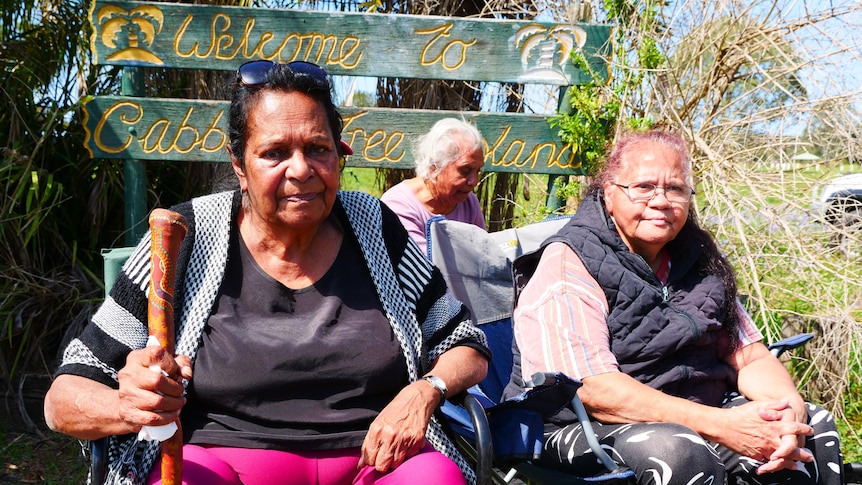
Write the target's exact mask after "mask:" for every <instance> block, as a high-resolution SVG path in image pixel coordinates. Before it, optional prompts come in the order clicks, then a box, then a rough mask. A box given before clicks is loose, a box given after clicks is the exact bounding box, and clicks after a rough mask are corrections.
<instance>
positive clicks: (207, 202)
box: [58, 192, 490, 485]
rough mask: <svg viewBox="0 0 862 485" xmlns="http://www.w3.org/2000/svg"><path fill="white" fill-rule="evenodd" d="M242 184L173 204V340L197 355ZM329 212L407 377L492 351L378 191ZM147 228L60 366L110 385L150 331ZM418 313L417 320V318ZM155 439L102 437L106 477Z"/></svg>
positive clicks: (352, 196)
mask: <svg viewBox="0 0 862 485" xmlns="http://www.w3.org/2000/svg"><path fill="white" fill-rule="evenodd" d="M240 203H241V197H240V195H239V193H238V192H223V193H219V194H213V195H208V196H204V197H200V198H196V199H194V200H192V201H190V202H187V203H185V204H181V205H179V206H177V207H175V208H174V210H176V211H177V212H180V213H181V214H183V215H184V216H186V218H187V220H188V222H189V232H188V235H187V236H186V239H185V240H184V242H183V245H182V248H181V250H180V255H179V258H178V263H177V266H178V272H177V280H178V281H182V282H183V285H182V286H181V287H179V288H177V294H176V295H175V300H174V301H175V309H176V310H175V317H176V320H177V322H176V328H177V338H176V342H177V343H176V350H177V353H178V354H185V355H188V356H190V357H191V358H192V359H194V358H195V354H196V352H197V349H198V346H199V344H200V339H201V335H202V332H203V329H204V325H205V324H206V321H207V318H208V317H209V314H210V311H211V309H212V308H213V305H214V304H215V301H216V298H217V295H218V290H219V287H220V286H221V283H222V278H223V276H224V272H225V266H226V263H227V255H228V244H229V239H230V231H231V230H232V227H234V224H233V222H232V221H234V220H235V218H236V214H237V212H238V210H239V207H240ZM333 214H335V215H336V217H339V218H340V219H341V221H342V226H343V227H345V228H346V231H347V232H348V234H346V237H350V235H349V232H350V230H351V229H352V231H353V235H354V236H355V237H356V239H357V240H358V241H359V246H360V247H361V249H362V253H363V255H364V258H365V261H366V263H367V264H368V268H369V270H370V272H371V277H372V279H373V281H374V284H375V286H376V288H377V293H378V295H380V301H381V302H382V304H383V310H384V312H385V313H386V316H387V318H388V319H389V323H390V325H391V326H392V329H393V332H394V333H395V335H396V337H397V338H398V341H399V342H400V344H401V350H402V352H403V353H404V356H405V357H406V361H407V368H408V374H409V377H410V380H411V382H412V381H415V380H417V379H419V378H420V377H421V376H422V375H423V374H424V373H425V372H427V370H428V369H429V366H430V364H431V363H433V362H434V361H435V359H436V358H437V357H438V356H440V354H442V353H443V352H445V351H446V350H448V349H450V348H452V347H454V346H458V345H467V346H470V347H473V348H476V349H477V350H479V351H480V352H482V353H483V354H484V355H486V356H488V357H490V354H489V352H488V350H487V348H486V340H485V336H484V333H482V331H481V330H479V329H478V328H476V327H475V326H474V325H473V323H472V321H471V320H470V318H469V313H468V312H467V310H466V307H464V306H463V305H462V304H461V303H460V302H459V301H457V300H455V299H454V298H453V297H452V296H451V294H450V293H448V292H447V291H446V287H445V282H444V280H443V278H442V276H441V274H440V272H439V270H437V268H436V267H434V266H433V265H432V264H431V263H429V262H428V261H427V259H426V258H425V257H424V256H423V255H422V252H421V251H420V250H419V248H418V247H416V245H415V244H413V243H411V242H409V241H410V239H409V237H408V236H407V233H406V231H404V229H403V227H401V226H400V224H399V223H398V218H397V216H395V214H394V213H392V212H391V211H390V210H389V209H388V208H386V207H385V206H384V205H383V204H382V203H381V202H380V201H379V200H378V199H376V198H374V197H372V196H370V195H368V194H364V193H360V192H339V194H338V202H337V203H336V206H335V207H334V209H333ZM149 239H150V238H149V234H147V235H146V236H145V237H144V239H143V240H142V241H141V242H140V243H139V244H138V246H137V248H136V249H135V251H134V252H133V254H132V256H131V257H130V258H129V259H128V261H127V262H126V263H125V264H124V266H123V269H122V272H121V274H120V275H119V276H118V278H117V281H116V283H115V284H114V287H113V288H112V290H111V293H110V296H109V297H108V298H107V299H106V300H105V302H104V304H103V305H102V306H101V307H100V308H99V310H98V311H97V312H96V314H95V315H94V316H93V319H92V322H91V324H90V325H88V326H87V328H86V329H85V330H84V332H82V334H81V335H80V336H79V337H78V338H77V339H75V340H73V341H72V342H71V343H70V344H69V345H68V347H67V348H66V349H65V351H64V354H63V362H62V364H61V366H60V369H59V370H58V374H64V373H68V374H77V375H83V376H85V377H89V378H91V379H94V380H97V381H99V382H102V383H104V384H106V385H109V386H111V387H114V388H116V387H117V386H118V384H117V371H118V370H119V367H120V366H122V365H123V363H124V362H125V356H126V355H127V354H128V353H129V352H130V351H131V350H132V349H138V348H143V347H144V345H145V344H146V340H147V328H146V323H145V322H146V315H147V291H148V286H149V277H150V271H149V251H150V240H149ZM420 322H421V323H420ZM426 438H427V439H428V442H429V443H430V444H431V445H432V446H433V447H434V448H435V449H437V450H438V451H440V452H442V453H444V454H445V455H446V456H448V457H450V458H452V459H453V460H454V461H455V462H456V463H458V465H459V466H460V467H461V470H462V471H463V472H464V475H465V477H466V478H467V480H468V482H470V483H474V482H475V474H474V472H473V470H472V469H470V467H469V465H468V464H467V463H466V461H465V460H464V458H463V457H462V456H461V455H460V453H459V452H458V451H457V449H456V447H455V445H454V444H453V443H452V442H451V441H450V439H449V438H448V437H447V436H446V434H445V433H444V432H443V429H442V428H441V425H440V423H439V422H438V421H437V419H436V418H434V419H433V420H432V422H431V423H430V425H429V427H428V430H427V433H426ZM158 450H159V448H158V444H157V443H151V442H139V441H137V436H136V435H125V436H112V437H110V438H109V444H108V462H109V465H108V476H107V481H106V483H112V484H126V485H132V484H141V483H144V482H145V481H146V478H147V475H148V473H149V472H150V470H151V469H152V467H153V465H154V463H155V461H156V459H157V458H158Z"/></svg>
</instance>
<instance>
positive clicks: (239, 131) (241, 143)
mask: <svg viewBox="0 0 862 485" xmlns="http://www.w3.org/2000/svg"><path fill="white" fill-rule="evenodd" d="M330 90H331V87H330V85H329V78H328V77H327V78H326V80H321V79H318V78H317V77H315V76H312V75H309V74H307V73H303V72H296V71H294V70H293V69H291V68H290V66H289V65H288V64H273V65H272V68H271V69H270V70H269V71H268V72H267V74H266V80H265V81H264V82H262V83H260V84H255V85H253V86H247V85H245V84H243V83H242V82H240V80H239V76H237V80H236V82H235V83H234V93H233V99H232V100H231V103H230V111H229V114H228V137H229V144H230V150H231V153H232V154H233V156H234V158H236V159H237V161H239V163H240V166H242V167H245V160H244V157H245V143H246V139H247V138H248V133H247V130H248V113H249V111H250V110H251V108H252V107H253V106H254V105H255V103H257V101H258V99H259V97H260V96H259V95H260V93H261V92H264V91H283V92H293V91H296V92H300V93H303V94H306V95H308V96H310V97H311V98H312V99H314V100H315V101H317V102H318V103H320V104H321V105H322V106H323V109H324V111H325V112H326V119H327V121H328V123H329V129H330V130H331V131H332V136H334V137H335V142H336V146H337V147H338V150H339V152H338V154H339V156H342V157H343V156H344V155H346V154H345V153H342V151H343V148H342V147H341V146H340V144H339V143H338V142H339V141H341V130H342V129H343V128H344V120H343V119H342V118H341V114H340V113H339V112H338V109H336V107H335V104H334V103H333V102H332V95H331V93H330Z"/></svg>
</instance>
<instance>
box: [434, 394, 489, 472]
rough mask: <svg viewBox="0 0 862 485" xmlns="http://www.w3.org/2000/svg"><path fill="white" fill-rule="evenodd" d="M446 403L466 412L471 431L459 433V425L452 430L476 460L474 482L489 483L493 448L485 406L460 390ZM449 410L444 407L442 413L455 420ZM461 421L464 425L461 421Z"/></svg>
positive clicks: (456, 419) (474, 397)
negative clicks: (459, 392)
mask: <svg viewBox="0 0 862 485" xmlns="http://www.w3.org/2000/svg"><path fill="white" fill-rule="evenodd" d="M447 405H454V406H457V407H460V408H461V409H462V410H464V411H466V412H467V415H468V416H469V418H470V422H471V424H472V430H470V431H471V432H470V433H468V434H462V433H463V432H462V433H459V432H458V431H459V428H460V427H459V426H453V431H455V432H456V433H457V434H458V438H459V440H460V441H461V442H462V444H464V445H465V446H466V447H467V448H468V449H469V453H470V454H471V455H472V458H473V459H474V460H475V461H476V468H475V472H476V484H477V485H490V484H491V483H492V481H491V480H492V474H493V468H492V467H493V460H494V449H493V445H492V443H491V426H490V424H489V423H488V415H487V414H485V408H484V407H483V406H482V404H481V402H480V401H479V399H477V398H476V396H474V395H473V394H471V393H469V392H462V393H461V394H458V395H456V396H452V397H451V398H450V399H449V400H448V403H447ZM450 411H451V409H448V410H447V409H444V414H445V415H446V416H447V417H448V418H450V419H454V421H455V422H457V421H458V418H457V417H456V416H453V415H450ZM461 413H463V411H462V412H461ZM461 423H462V425H464V423H463V421H461ZM450 424H452V422H450Z"/></svg>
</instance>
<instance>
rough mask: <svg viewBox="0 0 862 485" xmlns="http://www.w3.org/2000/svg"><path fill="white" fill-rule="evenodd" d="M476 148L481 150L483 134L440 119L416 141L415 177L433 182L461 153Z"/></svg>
mask: <svg viewBox="0 0 862 485" xmlns="http://www.w3.org/2000/svg"><path fill="white" fill-rule="evenodd" d="M477 149H479V150H481V149H482V135H481V134H479V130H477V129H476V127H475V126H473V125H471V124H470V123H467V122H466V121H462V120H459V119H457V118H443V119H442V120H439V121H438V122H436V123H434V126H432V127H431V130H430V131H428V133H426V134H424V135H422V136H420V137H419V138H418V139H417V140H416V144H415V145H414V147H413V159H414V160H415V163H416V176H417V177H419V178H421V179H423V180H431V181H433V180H435V179H436V178H437V174H439V173H440V171H441V170H443V169H444V168H445V167H446V166H447V165H449V164H450V163H452V162H454V161H455V160H456V159H457V158H458V157H459V156H460V155H461V154H462V153H464V152H465V151H474V150H477Z"/></svg>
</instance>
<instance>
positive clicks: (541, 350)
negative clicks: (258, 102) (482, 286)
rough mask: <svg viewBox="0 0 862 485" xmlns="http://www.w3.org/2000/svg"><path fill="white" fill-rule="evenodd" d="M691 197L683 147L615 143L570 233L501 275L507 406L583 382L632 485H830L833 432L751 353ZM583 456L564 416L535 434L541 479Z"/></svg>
mask: <svg viewBox="0 0 862 485" xmlns="http://www.w3.org/2000/svg"><path fill="white" fill-rule="evenodd" d="M693 187H694V184H693V180H692V168H691V163H690V161H689V158H688V151H687V147H686V145H685V143H684V141H683V140H682V139H681V138H679V137H677V136H675V135H673V134H669V133H667V132H662V131H653V132H648V133H642V134H632V135H628V136H626V137H624V138H622V139H621V140H620V141H619V142H618V143H617V144H616V146H615V147H614V149H613V150H612V153H611V154H610V156H609V159H608V161H607V164H606V166H605V167H604V169H603V170H602V171H601V173H599V174H598V175H597V177H596V179H595V182H594V184H593V185H592V187H591V190H590V191H589V194H588V196H587V197H586V198H585V200H584V201H583V202H582V203H581V205H580V206H579V208H578V210H577V212H576V214H575V215H574V216H573V218H572V220H571V222H570V223H568V224H567V226H566V227H564V228H563V229H562V230H561V231H560V232H559V233H558V234H557V235H556V236H554V237H552V238H550V239H549V240H548V241H547V242H545V244H544V245H543V247H542V248H541V249H540V250H538V251H537V252H534V253H531V254H527V255H524V256H522V257H521V258H519V259H518V260H516V262H515V263H514V271H515V278H516V286H517V289H516V294H517V297H516V298H517V300H516V308H515V312H514V317H513V318H514V322H515V338H516V342H517V346H518V348H519V351H520V367H516V368H515V369H514V371H513V374H512V382H511V383H510V388H509V389H508V391H507V393H508V394H513V393H514V392H515V391H518V390H521V388H523V382H524V378H525V377H526V378H528V377H529V376H531V375H532V374H533V373H535V372H549V371H561V372H564V373H566V374H567V375H569V376H571V377H574V378H576V379H580V380H582V381H583V387H582V388H581V389H580V390H579V392H578V394H579V395H580V397H581V399H582V401H583V403H584V405H585V407H586V409H587V411H588V412H589V414H590V416H591V419H592V420H593V421H594V426H595V431H596V433H597V435H598V438H599V441H600V442H601V443H602V444H603V445H604V446H605V447H606V448H608V449H609V451H610V455H611V457H613V458H614V459H616V460H617V461H618V462H622V463H623V464H625V465H627V466H628V467H630V468H631V469H632V470H633V471H634V472H635V474H636V476H637V481H638V483H639V484H652V483H655V484H662V485H692V484H718V485H720V484H723V483H763V484H765V483H800V484H801V483H806V484H813V483H819V484H839V483H841V481H842V480H841V479H842V477H841V464H842V459H841V454H840V450H839V446H838V435H837V433H836V431H835V423H834V421H833V420H832V417H831V416H829V414H828V413H827V412H826V411H824V410H823V409H821V408H818V407H814V406H812V405H810V404H807V403H805V402H804V401H803V399H802V397H800V395H799V393H798V392H797V391H796V387H795V385H794V383H793V382H792V380H791V378H790V375H789V374H788V373H787V371H786V370H785V368H784V367H783V366H782V364H781V363H780V362H779V361H778V359H776V358H775V357H773V356H772V355H771V354H770V353H769V351H768V350H767V348H766V346H764V345H763V344H762V343H761V340H762V338H763V337H762V335H761V334H760V332H759V331H758V329H757V328H756V327H755V325H754V323H753V321H752V320H751V318H750V317H749V316H748V315H747V313H746V312H745V310H744V309H743V308H742V307H741V305H740V304H739V302H738V300H737V288H736V280H735V277H734V273H733V270H732V268H731V266H730V264H729V263H728V262H727V261H726V260H725V259H724V257H723V256H722V254H721V252H720V251H719V250H718V248H717V247H716V244H715V242H714V241H713V239H712V238H711V236H710V235H709V234H708V233H707V232H706V231H704V230H703V229H702V228H701V227H700V226H699V225H698V222H697V220H696V219H695V217H694V213H693V211H692V210H691V198H692V196H693V194H694V189H693ZM516 362H517V359H516ZM584 450H587V451H586V452H585V451H584ZM588 450H589V447H588V446H587V445H586V444H585V439H584V437H583V432H582V430H581V427H580V425H579V424H578V423H577V420H576V417H575V415H574V412H573V411H571V410H570V409H564V410H562V411H561V412H559V413H558V414H557V415H555V416H553V417H551V418H550V419H549V420H548V422H547V426H546V435H545V446H544V449H543V452H542V458H541V462H542V463H543V464H545V465H547V466H550V467H555V468H560V469H563V470H565V469H567V468H572V469H575V470H578V473H579V474H583V473H585V472H589V471H590V470H594V471H596V472H599V471H600V469H599V467H600V466H601V465H600V464H599V463H598V462H597V460H596V457H595V456H593V455H592V453H591V452H589V451H588Z"/></svg>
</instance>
